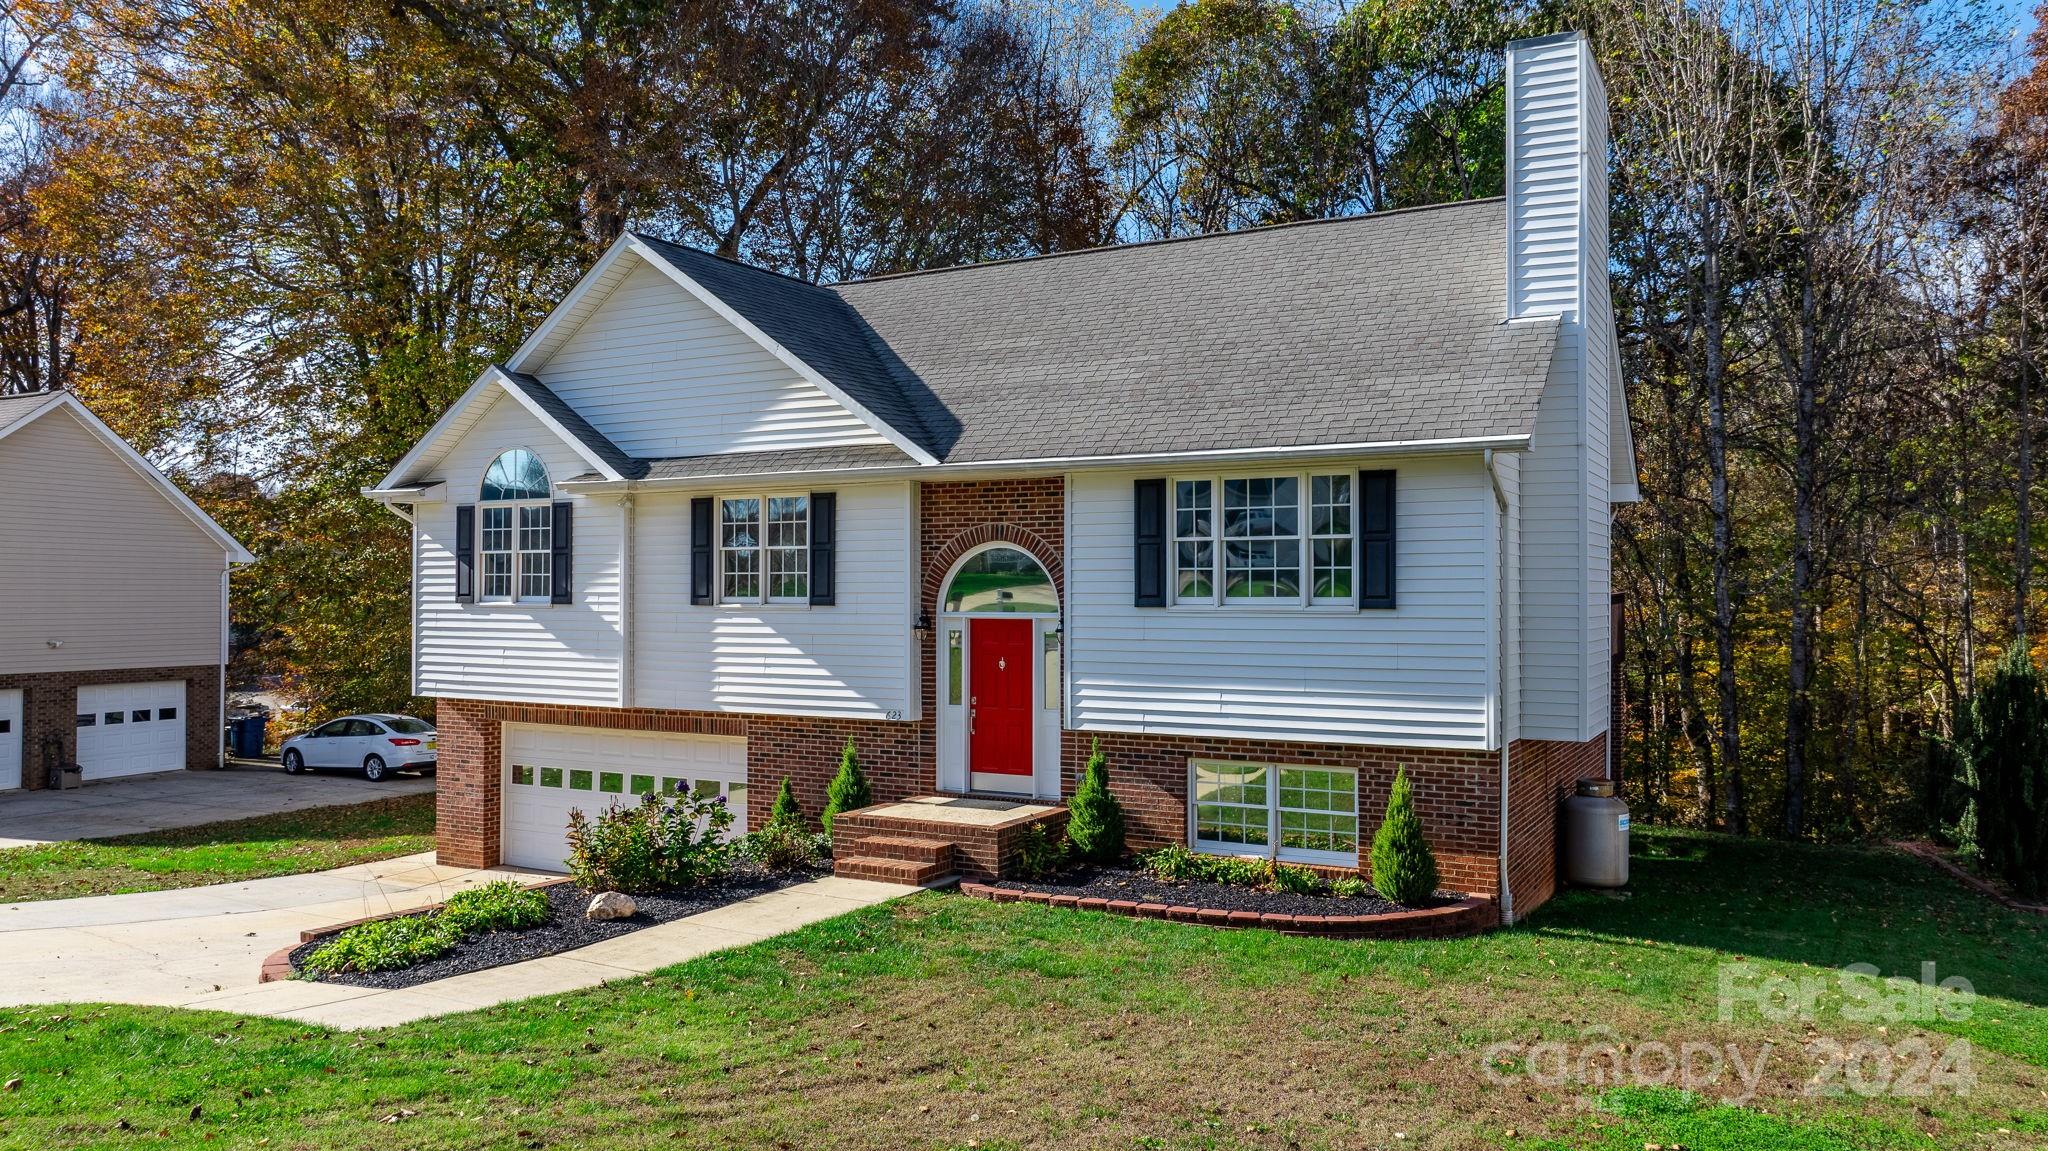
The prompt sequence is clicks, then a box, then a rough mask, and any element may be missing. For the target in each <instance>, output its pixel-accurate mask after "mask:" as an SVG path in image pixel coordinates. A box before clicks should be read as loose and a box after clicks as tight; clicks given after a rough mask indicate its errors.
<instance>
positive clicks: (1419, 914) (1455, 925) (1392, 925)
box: [960, 881, 1500, 939]
mask: <svg viewBox="0 0 2048 1151" xmlns="http://www.w3.org/2000/svg"><path fill="white" fill-rule="evenodd" d="M960 892H961V894H963V895H971V896H973V897H975V898H976V899H987V900H990V901H992V902H995V903H1041V904H1045V905H1046V906H1049V907H1071V908H1074V909H1076V910H1080V911H1103V912H1107V913H1109V914H1111V915H1122V916H1126V917H1128V918H1131V919H1165V920H1170V921H1172V922H1174V923H1199V924H1203V925H1204V926H1208V927H1263V928H1266V929H1267V930H1269V931H1278V932H1280V933H1282V934H1283V935H1323V936H1330V937H1334V938H1338V939H1455V938H1458V937H1460V936H1466V935H1478V934H1480V933H1482V932H1485V931H1488V930H1490V929H1492V928H1493V927H1495V926H1497V925H1498V924H1499V922H1500V912H1499V909H1498V908H1496V907H1495V906H1494V905H1493V901H1492V900H1488V899H1480V898H1478V897H1477V896H1467V897H1465V898H1464V899H1461V900H1459V901H1458V902H1456V903H1453V904H1450V905H1448V906H1445V907H1425V908H1419V909H1416V910H1411V911H1389V912H1386V913H1384V914H1381V915H1282V914H1279V913H1277V912H1271V911H1263V912H1261V911H1221V910H1218V909H1216V908H1213V907H1183V906H1179V905H1173V904H1165V903H1137V902H1134V901H1132V900H1129V899H1103V898H1102V897H1100V896H1092V895H1091V896H1080V895H1054V894H1052V893H1051V892H1049V891H1019V890H1017V889H1015V888H1010V887H994V886H991V885H989V884H986V883H974V882H971V881H970V882H966V883H962V884H961V885H960Z"/></svg>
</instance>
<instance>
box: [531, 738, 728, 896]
mask: <svg viewBox="0 0 2048 1151" xmlns="http://www.w3.org/2000/svg"><path fill="white" fill-rule="evenodd" d="M504 739H505V764H504V773H505V775H504V781H505V785H504V793H505V807H504V823H503V831H502V850H501V854H502V855H503V857H504V860H505V862H506V863H508V864H510V865H512V866H515V867H534V868H540V869H542V870H544V871H560V870H562V868H563V867H564V861H565V860H566V858H567V857H568V853H569V849H568V838H567V834H566V832H567V828H568V826H569V812H570V810H571V809H575V810H580V811H582V812H583V814H585V815H596V814H597V813H598V812H600V811H603V810H604V809H605V808H607V807H610V806H611V805H613V804H615V803H617V804H633V803H638V802H640V796H641V795H643V794H645V793H647V792H661V793H664V794H669V795H674V794H677V793H680V792H683V791H690V792H694V793H696V794H698V795H704V796H713V795H723V796H725V797H726V803H727V805H728V806H729V807H731V808H732V813H733V831H734V833H735V834H737V833H738V832H741V831H744V830H746V826H747V741H746V740H744V739H741V738H738V737H736V736H716V735H666V734H661V733H656V732H644V731H601V730H598V729H596V728H587V727H541V726H535V725H527V724H509V723H508V724H506V725H505V735H504Z"/></svg>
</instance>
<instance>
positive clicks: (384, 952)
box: [299, 879, 548, 977]
mask: <svg viewBox="0 0 2048 1151" xmlns="http://www.w3.org/2000/svg"><path fill="white" fill-rule="evenodd" d="M547 919H548V897H547V894H546V893H545V892H541V891H535V890H530V889H528V888H524V887H521V886H519V885H518V884H517V883H514V882H513V881H511V880H509V879H500V880H497V881H495V882H492V883H486V884H484V885H482V886H481V887H472V888H470V889H468V890H467V891H458V892H456V893H455V894H454V895H451V896H449V897H448V902H447V903H445V904H443V905H442V907H441V909H440V910H438V911H429V912H426V913H423V914H420V915H406V916H401V917H400V918H397V919H379V920H376V921H375V922H372V923H359V924H357V925H356V926H354V927H351V928H349V929H348V930H346V931H344V932H342V933H341V934H340V935H337V936H335V937H334V938H333V939H331V940H329V941H327V942H326V943H325V944H322V945H321V946H319V947H317V948H315V949H314V950H313V953H312V954H311V955H308V956H307V957H306V959H305V961H304V962H303V963H301V964H300V965H299V974H300V975H301V976H303V977H317V976H321V975H332V974H334V973H336V972H343V971H390V970H392V969H394V968H399V967H411V966H412V965H413V964H415V963H425V962H426V961H427V960H429V959H438V958H440V957H441V956H443V955H446V954H448V953H449V952H450V951H453V950H455V945H456V944H458V943H460V942H462V940H463V939H464V938H465V937H466V936H471V935H482V934H484V933H485V932H488V931H517V930H519V929H521V928H526V927H537V926H539V925H540V924H542V923H545V922H547Z"/></svg>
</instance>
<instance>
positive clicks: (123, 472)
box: [0, 411, 227, 757]
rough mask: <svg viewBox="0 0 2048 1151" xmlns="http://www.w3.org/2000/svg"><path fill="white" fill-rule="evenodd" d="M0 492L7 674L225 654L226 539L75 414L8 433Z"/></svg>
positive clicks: (212, 658)
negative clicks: (220, 538) (221, 539)
mask: <svg viewBox="0 0 2048 1151" xmlns="http://www.w3.org/2000/svg"><path fill="white" fill-rule="evenodd" d="M0 492H5V493H6V494H7V498H6V499H5V500H0V541H6V546H4V547H0V586H4V587H5V588H6V589H7V606H6V609H5V610H0V672H11V673H24V672H60V671H81V670H92V669H99V668H122V667H136V668H153V667H190V666H195V665H201V664H206V665H217V664H219V663H220V661H221V655H222V638H221V637H222V634H223V628H224V626H225V621H224V620H223V619H222V602H221V576H222V573H223V571H224V570H225V569H226V566H227V556H226V554H225V552H224V551H223V550H222V547H221V545H220V544H219V543H218V542H217V541H216V540H215V539H214V538H213V537H211V536H209V535H208V534H207V533H206V531H205V530H204V529H202V528H200V527H199V525H198V524H196V523H194V522H193V521H192V520H191V518H189V517H188V516H186V515H185V513H184V512H183V511H181V510H180V509H179V508H178V507H177V506H176V505H175V504H173V503H171V501H170V500H168V499H166V498H165V497H164V494H163V493H162V492H161V491H160V490H158V489H157V488H156V487H155V486H154V485H152V484H151V483H150V481H148V480H147V479H145V478H143V476H142V475H141V474H139V473H138V472H136V471H135V470H134V469H133V468H132V467H130V466H129V465H128V463H127V462H126V461H125V460H123V459H122V458H121V457H120V456H119V455H117V454H116V453H115V452H114V450H113V449H112V448H110V447H108V446H107V444H106V443H105V442H104V441H102V440H101V439H100V438H99V437H98V436H97V435H96V434H95V433H94V432H93V431H92V430H90V429H88V428H87V427H86V426H85V425H84V424H83V423H81V422H80V421H79V420H78V418H77V417H75V416H73V415H72V414H71V413H70V412H68V411H53V412H45V413H44V414H43V415H41V416H39V417H38V418H37V419H36V420H35V421H34V422H33V423H30V424H27V425H25V426H22V427H19V428H16V429H15V430H14V431H13V432H12V433H11V434H9V435H8V436H7V438H5V439H0ZM52 643H56V644H58V645H59V646H56V647H52V646H51V644H52ZM208 722H211V720H210V719H209V720H208ZM28 754H29V755H30V756H31V757H33V756H34V755H35V754H36V751H35V749H34V748H30V749H28Z"/></svg>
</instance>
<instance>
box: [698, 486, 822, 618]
mask: <svg viewBox="0 0 2048 1151" xmlns="http://www.w3.org/2000/svg"><path fill="white" fill-rule="evenodd" d="M718 598H719V601H720V602H722V603H809V602H810V599H811V497H809V496H808V495H779V496H774V495H761V496H726V497H722V498H720V499H719V501H718Z"/></svg>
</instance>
